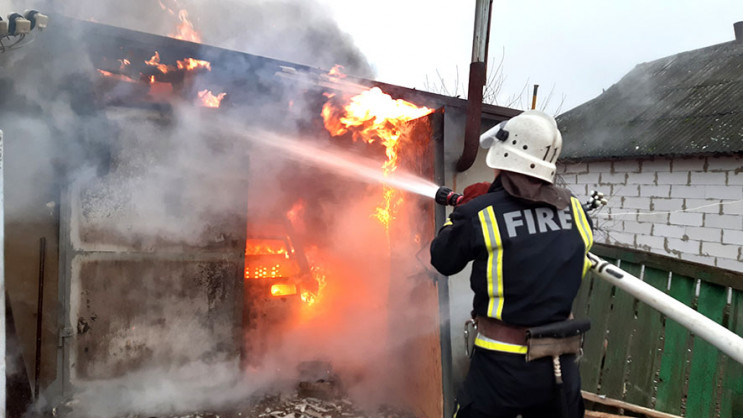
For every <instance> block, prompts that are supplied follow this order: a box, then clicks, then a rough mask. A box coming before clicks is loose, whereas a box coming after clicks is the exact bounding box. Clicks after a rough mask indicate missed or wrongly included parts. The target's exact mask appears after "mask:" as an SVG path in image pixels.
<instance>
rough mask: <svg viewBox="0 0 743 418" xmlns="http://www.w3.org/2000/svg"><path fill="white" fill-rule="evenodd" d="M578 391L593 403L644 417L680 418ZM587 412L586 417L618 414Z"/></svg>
mask: <svg viewBox="0 0 743 418" xmlns="http://www.w3.org/2000/svg"><path fill="white" fill-rule="evenodd" d="M580 392H581V395H583V399H585V400H586V401H589V402H594V403H600V404H602V405H606V406H611V407H614V408H621V409H624V410H625V411H630V412H635V413H638V414H643V415H645V416H646V417H650V418H681V417H680V416H678V415H672V414H667V413H665V412H661V411H656V410H654V409H650V408H645V407H643V406H638V405H633V404H631V403H627V402H623V401H620V400H617V399H612V398H607V397H605V396H603V395H597V394H595V393H591V392H586V391H585V390H582V391H580ZM588 412H589V411H586V416H587V417H589V416H592V417H607V418H609V417H615V416H618V415H610V414H609V415H588ZM591 412H592V413H596V412H595V411H591Z"/></svg>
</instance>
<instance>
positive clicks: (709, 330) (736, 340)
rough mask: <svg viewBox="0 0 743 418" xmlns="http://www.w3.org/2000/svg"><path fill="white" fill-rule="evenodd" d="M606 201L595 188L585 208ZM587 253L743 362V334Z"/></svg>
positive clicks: (595, 265) (443, 194) (600, 268)
mask: <svg viewBox="0 0 743 418" xmlns="http://www.w3.org/2000/svg"><path fill="white" fill-rule="evenodd" d="M462 198H463V197H462V195H460V194H457V193H454V192H453V191H452V190H451V189H449V188H447V187H445V186H441V187H439V189H438V191H437V192H436V195H435V198H434V199H435V201H436V203H438V204H440V205H444V206H447V205H448V206H456V205H457V204H459V203H460V202H461V201H462ZM603 204H606V200H605V199H604V198H603V195H602V194H601V193H599V192H593V193H592V195H591V199H590V200H589V201H588V202H587V203H586V204H584V205H583V207H584V209H591V208H596V207H598V206H600V205H603ZM587 257H588V259H589V260H590V261H591V270H592V271H593V272H594V274H596V275H597V276H599V277H600V278H601V279H603V280H606V281H608V282H609V283H610V284H612V285H614V286H616V287H618V288H620V289H622V290H624V291H625V292H627V293H629V294H630V295H632V296H634V297H635V298H637V299H638V300H640V301H642V302H644V303H646V304H647V305H649V306H650V307H652V308H653V309H656V310H657V311H659V312H661V313H662V314H664V315H665V316H666V317H667V318H670V319H672V320H674V321H676V322H678V323H679V324H681V325H682V326H683V327H685V328H686V329H688V330H689V331H691V332H692V333H693V334H694V335H695V336H697V337H700V338H702V339H703V340H705V341H707V342H708V343H710V344H712V345H713V346H715V347H717V348H718V349H719V350H720V351H722V352H723V353H725V354H727V355H728V356H729V357H731V358H732V359H734V360H735V361H737V362H738V363H740V364H743V338H741V337H740V336H738V335H737V334H735V333H733V332H732V331H730V330H729V329H727V328H725V327H723V326H722V325H720V324H718V323H717V322H715V321H713V320H711V319H709V318H707V317H706V316H704V315H702V314H700V313H699V312H697V311H695V310H694V309H692V308H691V307H689V306H687V305H684V304H683V303H681V302H679V301H678V300H676V299H674V298H673V297H671V296H669V295H667V294H666V293H664V292H663V291H661V290H658V289H656V288H654V287H653V286H651V285H649V284H647V283H645V282H644V281H642V279H639V278H637V277H635V276H633V275H631V274H629V273H627V272H626V271H624V270H622V269H620V268H619V267H617V266H615V265H613V264H611V263H609V262H608V261H606V260H604V259H602V258H600V257H598V256H596V255H594V254H592V253H590V252H589V253H587Z"/></svg>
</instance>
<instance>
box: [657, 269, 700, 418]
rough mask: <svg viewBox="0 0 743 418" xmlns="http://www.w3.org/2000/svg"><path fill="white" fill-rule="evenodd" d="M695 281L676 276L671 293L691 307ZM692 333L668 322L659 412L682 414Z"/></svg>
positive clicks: (661, 370)
mask: <svg viewBox="0 0 743 418" xmlns="http://www.w3.org/2000/svg"><path fill="white" fill-rule="evenodd" d="M694 282H695V280H694V279H692V278H690V277H685V276H681V275H673V276H672V279H671V290H670V292H669V294H670V295H671V296H673V297H674V298H675V299H676V300H678V301H680V302H682V303H684V304H686V305H691V302H692V299H693V298H694ZM688 343H689V332H688V331H687V330H686V328H684V327H683V326H681V325H680V324H679V323H678V322H676V321H674V320H672V319H666V327H665V338H664V341H663V355H662V357H661V366H660V375H659V379H658V397H657V401H656V404H655V409H657V410H659V411H664V412H669V413H672V414H681V410H682V399H683V396H684V384H685V377H686V370H687V368H688V364H687V358H688V350H687V345H688Z"/></svg>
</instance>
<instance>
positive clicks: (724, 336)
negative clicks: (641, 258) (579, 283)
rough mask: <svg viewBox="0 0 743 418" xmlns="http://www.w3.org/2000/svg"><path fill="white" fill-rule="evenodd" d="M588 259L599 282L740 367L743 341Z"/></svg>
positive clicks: (638, 282) (600, 262) (616, 270)
mask: <svg viewBox="0 0 743 418" xmlns="http://www.w3.org/2000/svg"><path fill="white" fill-rule="evenodd" d="M588 258H589V259H590V260H591V262H592V266H591V270H593V272H594V273H595V274H597V275H598V276H599V277H600V278H602V279H604V280H606V281H608V282H609V283H611V284H612V285H614V286H616V287H618V288H620V289H622V290H624V291H625V292H627V293H629V294H630V295H632V296H634V297H636V298H637V299H638V300H640V301H642V302H645V303H646V304H648V305H649V306H650V307H652V308H654V309H656V310H658V311H660V312H661V313H663V314H664V315H665V316H667V317H668V318H670V319H673V320H674V321H676V322H678V323H679V324H681V325H682V326H684V327H685V328H687V329H688V330H689V331H691V332H692V333H693V334H694V335H696V336H698V337H700V338H702V339H704V340H705V341H707V342H708V343H710V344H712V345H714V346H715V347H717V348H718V349H719V350H720V351H722V352H723V353H725V354H727V355H728V356H730V357H731V358H732V359H734V360H735V361H737V362H738V363H741V364H743V338H741V337H740V336H738V335H736V334H735V333H733V332H732V331H730V330H729V329H727V328H725V327H723V326H722V325H720V324H718V323H717V322H715V321H713V320H711V319H709V318H707V317H706V316H704V315H702V314H700V313H699V312H697V311H695V310H694V309H692V308H690V307H689V306H686V305H684V304H683V303H681V302H679V301H678V300H676V299H674V298H673V297H671V296H669V295H667V294H665V293H663V292H662V291H660V290H658V289H656V288H654V287H653V286H651V285H649V284H647V283H645V282H644V281H642V280H641V279H639V278H637V277H635V276H633V275H631V274H629V273H627V272H626V271H624V270H622V269H620V268H619V267H617V266H615V265H613V264H611V263H609V262H608V261H606V260H604V259H602V258H600V257H597V256H595V255H593V254H592V253H588Z"/></svg>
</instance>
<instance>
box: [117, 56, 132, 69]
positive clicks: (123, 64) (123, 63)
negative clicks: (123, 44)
mask: <svg viewBox="0 0 743 418" xmlns="http://www.w3.org/2000/svg"><path fill="white" fill-rule="evenodd" d="M119 64H120V65H119V71H121V72H124V71H126V67H128V66H129V64H131V62H129V60H128V59H126V58H123V59H120V60H119Z"/></svg>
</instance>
